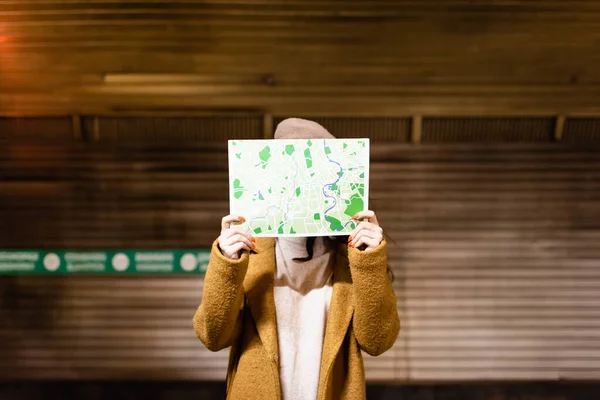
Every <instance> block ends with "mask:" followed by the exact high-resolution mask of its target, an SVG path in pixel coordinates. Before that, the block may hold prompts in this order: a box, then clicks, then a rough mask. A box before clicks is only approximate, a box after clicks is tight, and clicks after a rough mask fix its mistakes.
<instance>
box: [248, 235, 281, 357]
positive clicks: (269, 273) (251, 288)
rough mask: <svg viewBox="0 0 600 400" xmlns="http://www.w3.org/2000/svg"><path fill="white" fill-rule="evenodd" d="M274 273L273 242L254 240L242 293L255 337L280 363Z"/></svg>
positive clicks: (272, 240)
mask: <svg viewBox="0 0 600 400" xmlns="http://www.w3.org/2000/svg"><path fill="white" fill-rule="evenodd" d="M274 274H275V240H274V239H269V238H265V239H257V240H256V250H255V254H253V255H252V257H250V261H249V265H248V271H247V272H246V278H245V279H244V292H245V293H246V299H247V302H248V306H249V307H250V312H251V313H252V317H253V318H254V322H255V323H256V329H257V330H258V335H259V336H260V340H261V341H262V343H263V346H264V348H265V350H266V351H267V353H268V355H269V357H270V358H271V360H273V361H274V362H275V363H276V364H278V361H279V349H278V345H277V314H276V313H275V297H274V294H273V280H274Z"/></svg>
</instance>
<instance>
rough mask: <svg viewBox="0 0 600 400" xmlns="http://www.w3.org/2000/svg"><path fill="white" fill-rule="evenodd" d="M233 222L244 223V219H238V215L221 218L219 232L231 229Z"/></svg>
mask: <svg viewBox="0 0 600 400" xmlns="http://www.w3.org/2000/svg"><path fill="white" fill-rule="evenodd" d="M233 222H241V223H244V222H246V218H244V217H240V216H238V215H228V216H226V217H223V219H222V220H221V231H225V230H227V229H229V228H231V224H232V223H233Z"/></svg>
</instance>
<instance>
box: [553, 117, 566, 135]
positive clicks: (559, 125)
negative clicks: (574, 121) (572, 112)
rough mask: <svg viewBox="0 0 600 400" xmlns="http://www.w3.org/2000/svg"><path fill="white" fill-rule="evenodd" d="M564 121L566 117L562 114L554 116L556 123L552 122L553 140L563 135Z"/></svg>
mask: <svg viewBox="0 0 600 400" xmlns="http://www.w3.org/2000/svg"><path fill="white" fill-rule="evenodd" d="M565 121H566V117H565V116H564V115H558V116H557V117H556V123H555V124H554V140H555V141H557V142H558V141H559V140H561V139H562V137H563V132H564V130H565Z"/></svg>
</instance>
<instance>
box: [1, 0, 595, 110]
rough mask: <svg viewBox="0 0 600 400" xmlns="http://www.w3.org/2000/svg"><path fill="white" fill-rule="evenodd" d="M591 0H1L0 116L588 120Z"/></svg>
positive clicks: (591, 92) (592, 97)
mask: <svg viewBox="0 0 600 400" xmlns="http://www.w3.org/2000/svg"><path fill="white" fill-rule="evenodd" d="M599 15H600V1H598V0H571V1H559V0H511V1H485V0H476V1H473V0H451V1H446V0H421V1H414V0H389V1H382V0H378V1H368V2H355V1H338V0H315V1H310V2H307V1H301V0H290V1H286V2H281V1H275V0H244V1H229V0H228V1H221V0H219V1H216V0H202V1H199V0H198V1H191V0H178V1H170V0H169V1H166V0H163V1H160V0H149V1H139V0H127V1H114V0H110V1H87V0H86V1H83V0H80V1H77V0H53V1H43V2H39V1H34V0H29V1H27V0H2V1H1V2H0V87H2V91H1V92H0V113H2V114H5V115H42V114H73V113H75V114H97V113H107V112H111V111H115V110H121V111H126V110H152V109H182V108H188V109H202V108H208V109H211V110H214V109H244V110H249V109H250V108H251V109H254V110H256V109H260V110H263V111H265V112H268V113H271V114H274V115H275V114H278V115H288V114H313V115H316V114H320V115H323V116H327V115H342V114H344V115H350V116H356V115H363V116H365V115H376V116H402V115H412V114H426V115H450V114H459V115H465V114H466V115H481V114H486V115H505V114H536V115H555V114H574V113H579V114H582V113H583V114H586V113H595V114H596V115H597V114H599V113H600V107H599V105H598V101H597V100H598V96H599V94H600V86H599V83H600V52H599V51H598V39H599V37H600V18H599Z"/></svg>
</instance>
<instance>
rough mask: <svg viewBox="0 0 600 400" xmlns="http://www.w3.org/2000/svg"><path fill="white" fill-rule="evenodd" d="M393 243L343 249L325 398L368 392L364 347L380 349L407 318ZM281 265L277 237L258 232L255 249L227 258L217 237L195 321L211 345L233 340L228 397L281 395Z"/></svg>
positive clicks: (321, 393)
mask: <svg viewBox="0 0 600 400" xmlns="http://www.w3.org/2000/svg"><path fill="white" fill-rule="evenodd" d="M386 246H387V244H386V242H385V241H384V242H382V244H380V245H379V247H377V248H376V249H373V250H371V251H361V250H358V249H355V248H349V247H348V246H347V245H345V244H341V245H339V247H338V249H337V254H336V263H335V267H334V272H333V292H332V295H331V305H330V308H329V314H328V317H327V325H326V328H325V339H324V343H323V352H322V357H321V368H320V375H319V388H318V396H317V397H318V400H325V399H328V400H329V399H331V400H333V399H336V400H337V399H352V400H355V399H356V400H358V399H365V398H366V388H365V373H364V365H363V360H362V355H361V351H364V352H365V353H367V354H370V355H373V356H377V355H380V354H382V353H383V352H385V351H386V350H388V349H389V348H391V347H392V345H393V344H394V342H395V341H396V337H397V336H398V333H399V330H400V320H399V318H398V311H397V306H396V295H395V293H394V291H393V289H392V285H391V282H390V279H389V278H388V275H387V248H386ZM275 268H276V266H275V239H272V238H262V239H261V238H258V239H256V249H255V250H254V251H253V252H252V253H249V252H244V253H243V254H242V256H241V258H240V259H239V260H229V259H227V258H226V257H224V256H223V255H222V254H221V252H220V250H219V248H218V245H217V242H216V241H215V242H214V243H213V247H212V252H211V258H210V262H209V265H208V270H207V271H206V275H205V278H204V294H203V297H202V302H201V303H200V306H199V307H198V309H197V310H196V313H195V314H194V318H193V326H194V330H195V331H196V334H197V335H198V338H199V339H200V340H201V341H202V343H204V345H205V346H206V347H207V348H208V349H209V350H211V351H219V350H221V349H225V348H227V347H230V346H231V350H230V355H229V368H228V372H227V381H228V385H227V398H228V399H231V400H238V399H243V400H254V399H256V400H271V399H281V384H280V380H279V349H278V341H277V317H276V313H275V300H274V294H273V280H274V274H275Z"/></svg>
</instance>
